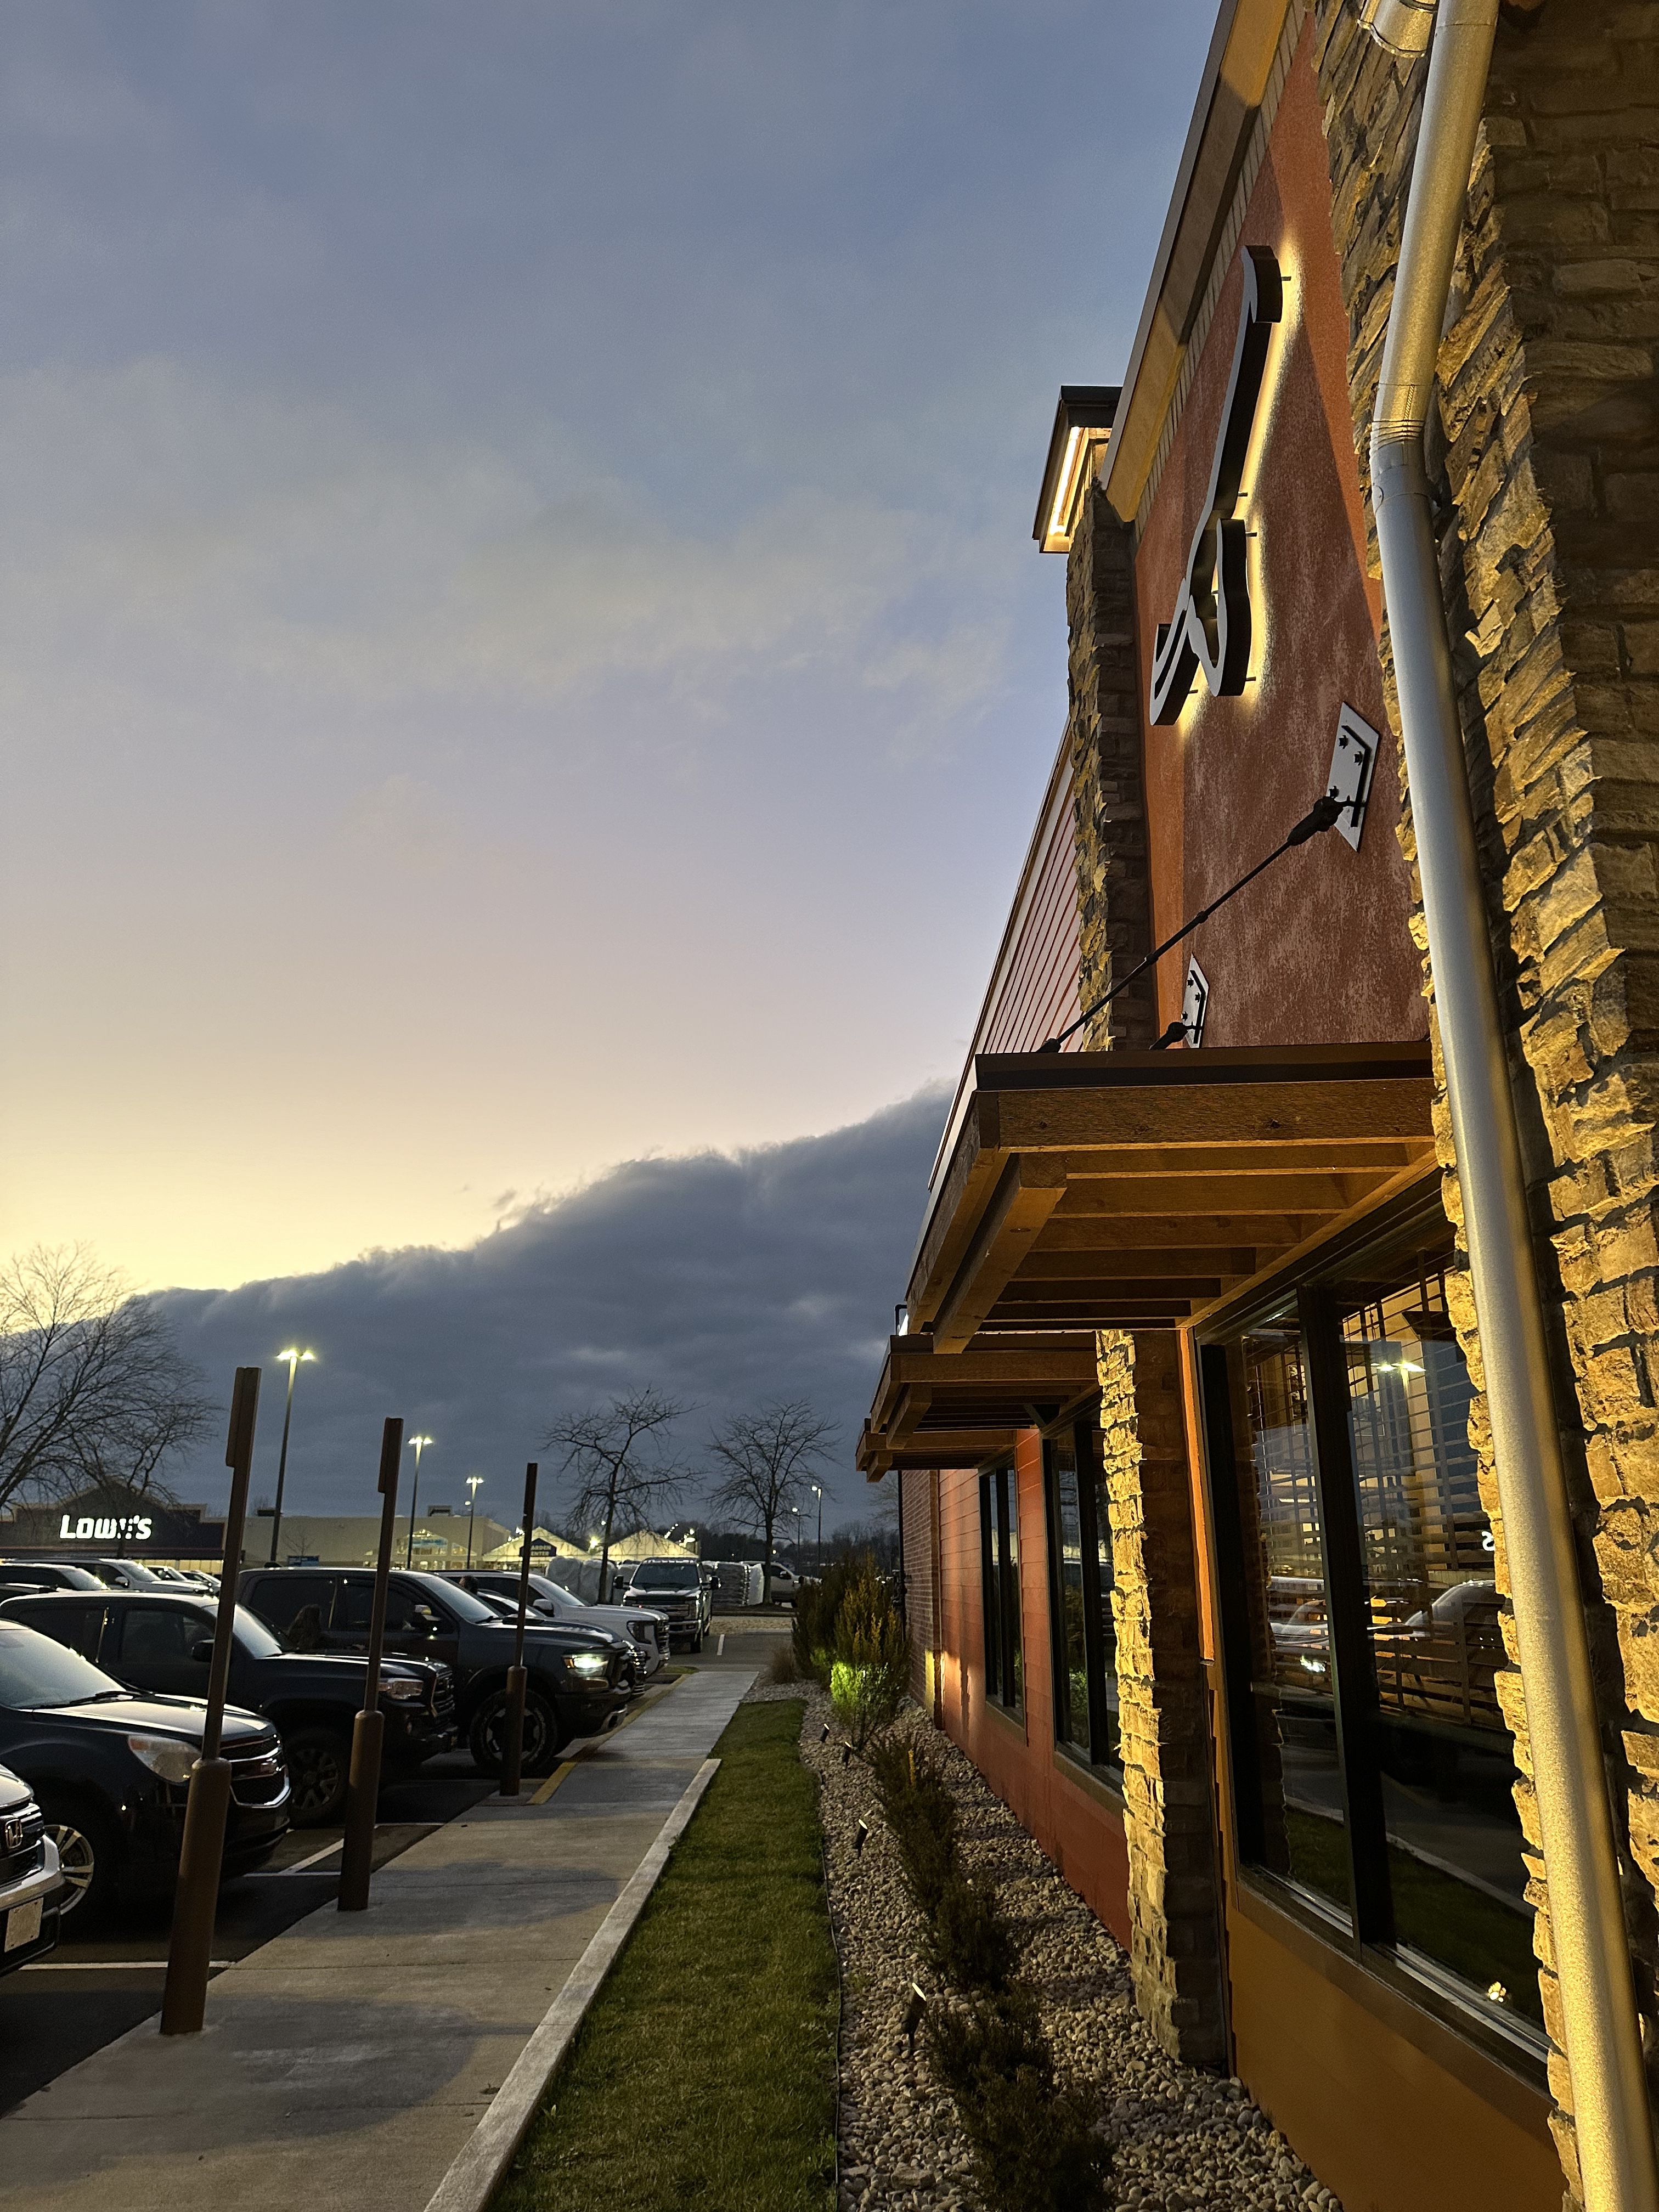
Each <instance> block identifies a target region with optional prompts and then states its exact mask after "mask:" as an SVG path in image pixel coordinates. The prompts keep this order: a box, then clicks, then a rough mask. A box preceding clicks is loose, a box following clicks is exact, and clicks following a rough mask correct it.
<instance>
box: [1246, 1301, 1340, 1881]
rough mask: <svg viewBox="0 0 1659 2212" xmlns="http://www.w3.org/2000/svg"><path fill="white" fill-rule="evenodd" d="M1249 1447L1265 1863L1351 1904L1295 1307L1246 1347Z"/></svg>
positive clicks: (1249, 1591)
mask: <svg viewBox="0 0 1659 2212" xmlns="http://www.w3.org/2000/svg"><path fill="white" fill-rule="evenodd" d="M1239 1352H1240V1358H1241V1369H1242V1377H1241V1379H1242V1383H1243V1400H1244V1405H1243V1411H1244V1417H1245V1423H1246V1429H1247V1433H1248V1437H1249V1457H1248V1459H1247V1460H1244V1461H1243V1462H1242V1463H1241V1465H1240V1467H1239V1491H1240V1497H1239V1512H1240V1517H1241V1521H1242V1523H1243V1537H1244V1552H1245V1563H1244V1564H1245V1577H1246V1587H1245V1597H1246V1604H1247V1607H1248V1609H1249V1618H1250V1624H1251V1644H1252V1647H1253V1648H1252V1654H1251V1667H1250V1674H1251V1683H1250V1692H1251V1697H1250V1704H1251V1711H1252V1713H1253V1716H1254V1721H1255V1726H1254V1731H1253V1733H1254V1737H1255V1759H1256V1765H1257V1773H1258V1778H1259V1784H1260V1792H1261V1838H1260V1848H1261V1858H1262V1861H1263V1863H1265V1864H1266V1865H1267V1866H1268V1867H1269V1868H1271V1869H1272V1870H1273V1872H1274V1873H1276V1874H1279V1875H1284V1876H1285V1878H1286V1879H1287V1880H1289V1881H1294V1882H1297V1883H1298V1884H1300V1885H1301V1886H1302V1887H1304V1888H1306V1889H1310V1890H1312V1891H1315V1892H1316V1893H1317V1894H1318V1895H1320V1896H1321V1897H1323V1898H1326V1899H1330V1900H1331V1901H1333V1902H1334V1903H1337V1904H1341V1905H1346V1902H1347V1899H1348V1893H1349V1887H1350V1884H1349V1875H1348V1851H1347V1840H1346V1837H1345V1835H1344V1833H1343V1799H1342V1777H1341V1771H1340V1767H1339V1765H1338V1762H1337V1752H1336V1715H1335V1707H1334V1704H1333V1702H1332V1697H1331V1679H1330V1624H1329V1621H1328V1619H1327V1616H1326V1610H1325V1545H1324V1534H1323V1531H1322V1528H1321V1525H1320V1516H1319V1498H1318V1493H1317V1491H1316V1486H1315V1480H1314V1475H1315V1468H1314V1447H1313V1430H1312V1419H1311V1413H1310V1407H1309V1403H1308V1384H1307V1369H1306V1363H1305V1360H1304V1353H1303V1344H1302V1333H1301V1329H1300V1328H1299V1326H1298V1324H1297V1319H1296V1314H1295V1309H1294V1308H1293V1307H1292V1308H1290V1309H1288V1310H1286V1311H1285V1312H1284V1313H1282V1314H1279V1315H1275V1316H1273V1317H1272V1319H1271V1320H1270V1321H1268V1322H1263V1323H1262V1324H1261V1325H1260V1326H1259V1327H1258V1328H1256V1329H1255V1330H1254V1331H1253V1332H1252V1333H1251V1334H1249V1335H1247V1336H1246V1337H1244V1338H1243V1340H1242V1342H1241V1344H1240V1346H1239Z"/></svg>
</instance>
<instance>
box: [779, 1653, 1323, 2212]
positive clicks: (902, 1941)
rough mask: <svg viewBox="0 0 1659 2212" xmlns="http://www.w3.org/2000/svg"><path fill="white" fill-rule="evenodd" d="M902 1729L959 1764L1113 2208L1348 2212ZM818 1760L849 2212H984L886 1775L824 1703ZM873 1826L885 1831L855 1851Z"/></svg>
mask: <svg viewBox="0 0 1659 2212" xmlns="http://www.w3.org/2000/svg"><path fill="white" fill-rule="evenodd" d="M801 1695H802V1692H801V1688H800V1686H799V1685H798V1684H770V1683H768V1684H764V1685H761V1686H757V1688H756V1689H755V1690H753V1691H751V1692H750V1697H751V1698H755V1699H765V1700H767V1701H768V1702H770V1701H771V1700H773V1699H777V1698H785V1697H796V1698H799V1697H800V1696H801ZM899 1726H900V1728H901V1729H915V1730H916V1731H917V1733H918V1734H920V1735H925V1736H926V1737H927V1742H928V1746H929V1748H930V1749H931V1750H933V1752H934V1753H937V1754H938V1755H939V1758H940V1759H941V1761H942V1764H943V1766H944V1771H945V1778H946V1780H947V1782H948V1783H949V1785H950V1787H951V1790H952V1792H953V1793H954V1795H955V1796H956V1799H957V1807H958V1833H959V1835H960V1838H961V1843H962V1850H963V1863H964V1864H965V1866H966V1868H967V1869H968V1871H969V1873H971V1874H972V1875H975V1876H976V1877H988V1878H990V1879H991V1880H993V1881H994V1882H995V1883H996V1885H997V1890H998V1894H999V1897H1000V1900H1001V1904H1002V1907H1003V1910H1004V1911H1005V1912H1006V1914H1007V1915H1008V1917H1009V1918H1010V1920H1011V1921H1012V1923H1013V1924H1014V1928H1015V1930H1016V1942H1017V1946H1018V1954H1019V1957H1020V1960H1021V1968H1020V1971H1021V1972H1022V1973H1023V1974H1024V1976H1025V1978H1027V1979H1028V1980H1029V1981H1030V1982H1031V1983H1032V1984H1034V1985H1035V1986H1036V1990H1037V1991H1038V1994H1039V1996H1040V1999H1041V2002H1042V2016H1043V2024H1044V2026H1045V2027H1046V2028H1047V2030H1048V2035H1049V2037H1050V2039H1051V2041H1052V2043H1053V2045H1054V2055H1055V2058H1056V2061H1057V2062H1058V2064H1059V2067H1060V2072H1061V2074H1062V2075H1070V2076H1071V2077H1072V2078H1073V2080H1075V2081H1079V2082H1082V2083H1084V2084H1086V2085H1087V2086H1089V2087H1091V2089H1092V2090H1093V2092H1094V2093H1095V2094H1096V2095H1097V2097H1098V2098H1099V2100H1100V2103H1101V2108H1102V2110H1103V2112H1104V2113H1105V2114H1106V2116H1107V2118H1108V2121H1109V2126H1110V2131H1111V2137H1112V2141H1113V2142H1114V2144H1115V2163H1114V2168H1113V2178H1112V2183H1111V2185H1110V2190H1109V2195H1108V2202H1109V2203H1114V2202H1115V2203H1116V2204H1117V2205H1118V2206H1120V2207H1122V2208H1126V2212H1196V2208H1199V2207H1202V2208H1204V2212H1270V2209H1271V2212H1279V2208H1285V2212H1288V2208H1290V2207H1291V2206H1295V2205H1306V2206H1309V2207H1317V2208H1321V2212H1340V2206H1339V2205H1338V2204H1337V2200H1336V2198H1335V2197H1334V2196H1333V2195H1332V2193H1331V2191H1329V2190H1328V2189H1325V2188H1322V2186H1321V2185H1320V2184H1319V2183H1318V2182H1317V2181H1316V2180H1315V2179H1314V2177H1313V2175H1312V2174H1311V2173H1310V2172H1309V2171H1308V2169H1307V2167H1306V2166H1304V2165H1303V2164H1302V2162H1301V2160H1299V2159H1297V2156H1296V2155H1295V2154H1294V2152H1292V2151H1291V2148H1290V2147H1289V2145H1288V2144H1287V2143H1286V2142H1285V2140H1284V2138H1283V2137H1282V2136H1280V2135H1279V2134H1278V2132H1277V2131H1276V2130H1274V2129H1273V2127H1272V2126H1271V2125H1270V2124H1269V2123H1268V2120H1267V2115H1266V2114H1265V2113H1264V2112H1261V2111H1260V2110H1259V2109H1258V2108H1257V2106H1255V2105H1254V2104H1253V2103H1252V2102H1251V2100H1250V2099H1249V2095H1248V2094H1247V2093H1246V2091H1245V2090H1244V2088H1243V2085H1242V2084H1241V2083H1239V2082H1238V2081H1222V2080H1221V2079H1219V2078H1218V2076H1217V2075H1211V2074H1205V2073H1202V2072H1200V2070H1199V2069H1197V2068H1195V2067H1191V2066H1183V2065H1181V2064H1180V2063H1178V2062H1177V2061H1176V2060H1174V2059H1172V2058H1168V2057H1165V2056H1164V2053H1163V2052H1162V2051H1160V2050H1158V2047H1157V2045H1155V2044H1154V2043H1153V2042H1152V2038H1151V2036H1150V2035H1149V2034H1148V2033H1147V2032H1146V2028H1145V2027H1143V2025H1142V2023H1141V2021H1140V2017H1139V2014H1138V2013H1137V2012H1136V2010H1135V2006H1134V1998H1133V1993H1132V1991H1131V1989H1130V1984H1129V1967H1128V1960H1127V1957H1126V1956H1125V1954H1124V1953H1123V1951H1122V1950H1121V1948H1120V1947H1119V1945H1118V1944H1117V1942H1115V1939H1114V1938H1113V1937H1112V1936H1110V1935H1109V1933H1108V1931H1107V1930H1106V1929H1105V1928H1104V1927H1103V1926H1102V1924H1101V1923H1100V1922H1099V1921H1098V1920H1097V1919H1096V1917H1095V1916H1094V1914H1093V1913H1092V1912H1091V1911H1090V1910H1089V1908H1088V1906H1087V1905H1085V1904H1084V1902H1083V1900H1082V1899H1080V1898H1079V1896H1078V1895H1077V1894H1076V1893H1075V1892H1074V1891H1073V1890H1072V1889H1070V1888H1068V1887H1066V1883H1065V1881H1063V1880H1062V1879H1061V1877H1060V1874H1059V1873H1058V1871H1057V1870H1056V1869H1055V1868H1054V1866H1053V1865H1052V1864H1051V1863H1050V1862H1049V1861H1048V1859H1047V1858H1045V1857H1043V1855H1042V1852H1041V1851H1040V1850H1038V1848H1037V1846H1036V1844H1035V1843H1034V1842H1033V1841H1032V1839H1031V1838H1030V1836H1029V1835H1028V1834H1027V1833H1026V1832H1025V1831H1024V1829H1023V1828H1022V1827H1021V1826H1020V1825H1019V1823H1018V1821H1017V1820H1015V1818H1014V1816H1013V1814H1012V1813H1011V1812H1010V1811H1009V1810H1008V1808H1007V1807H1006V1805H1004V1804H1003V1803H1002V1802H1001V1800H1000V1798H998V1797H997V1796H994V1794H993V1792H992V1791H991V1790H990V1788H989V1787H988V1785H987V1784H986V1782H985V1781H984V1779H983V1778H982V1777H981V1775H980V1774H979V1772H978V1771H977V1770H976V1769H975V1767H974V1765H972V1763H971V1762H970V1761H969V1759H966V1758H964V1757H963V1754H962V1753H960V1752H959V1751H957V1749H956V1747H954V1746H953V1745H952V1744H951V1743H950V1741H949V1740H948V1739H947V1738H946V1737H945V1736H944V1735H942V1734H940V1733H939V1732H938V1731H937V1730H935V1729H933V1728H932V1727H931V1726H930V1725H929V1723H927V1718H926V1717H925V1715H924V1714H923V1713H922V1712H921V1709H920V1708H919V1707H915V1706H912V1707H909V1708H907V1710H906V1712H905V1714H904V1716H903V1717H902V1719H901V1721H900V1723H899ZM826 1727H827V1728H828V1729H829V1740H828V1741H824V1740H823V1731H824V1729H825V1728H826ZM801 1757H802V1758H803V1759H805V1762H806V1764H807V1765H808V1766H809V1767H811V1770H812V1771H813V1772H814V1773H815V1774H816V1775H817V1777H818V1778H819V1781H820V1784H821V1789H820V1792H819V1808H820V1812H821V1814H822V1816H823V1827H824V1836H825V1842H826V1845H827V1851H826V1857H827V1860H828V1864H829V1911H830V1918H831V1922H832V1923H833V1926H834V1929H835V1936H836V1948H837V1949H838V1951H839V1952H840V1954H841V1962H842V1984H843V1993H844V1994H843V2003H842V2044H841V2063H842V2099H841V2111H840V2120H839V2130H838V2132H839V2139H840V2154H841V2179H842V2191H841V2203H842V2208H843V2212H981V2200H980V2197H979V2196H978V2194H977V2192H976V2191H975V2187H974V2185H973V2169H972V2165H971V2162H970V2160H969V2151H968V2145H967V2142H966V2141H965V2139H964V2137H963V2134H962V2131H961V2130H960V2128H959V2127H958V2126H957V2120H956V2109H955V2106H954V2104H953V2103H952V2100H951V2097H950V2096H949V2094H948V2093H946V2092H945V2090H944V2089H943V2088H941V2087H939V2086H938V2085H937V2084H936V2083H935V2081H934V2080H933V2075H932V2072H931V2069H929V2067H928V2064H927V2057H926V2048H925V2046H926V2030H925V2029H924V2030H923V2033H922V2034H921V2036H919V2037H918V2038H917V2039H916V2051H915V2057H911V2056H910V2055H909V2053H908V2051H907V2049H906V2046H905V2041H904V2036H903V2032H902V2030H903V2020H904V2013H905V2008H906V2006H907V2004H908V2002H909V1999H910V1985H911V1983H912V1981H913V1980H916V1981H919V1982H920V1983H921V1986H922V1987H923V1989H925V1990H927V1991H928V1993H929V1994H930V1995H932V1994H933V1978H932V1976H931V1974H930V1973H929V1972H927V1970H926V1969H925V1968H924V1967H923V1965H922V1954H921V1923H920V1921H919V1919H918V1917H917V1914H916V1911H915V1907H914V1906H913V1905H912V1904H911V1902H910V1897H909V1893H908V1891H907V1889H906V1888H905V1887H904V1882H903V1879H902V1875H901V1873H900V1870H899V1864H898V1857H897V1853H896V1850H895V1848H894V1845H893V1843H892V1840H891V1838H890V1836H889V1834H888V1832H887V1829H886V1825H885V1823H884V1820H883V1819H882V1816H881V1812H880V1808H879V1807H878V1804H877V1802H876V1794H875V1790H874V1788H873V1786H872V1782H871V1779H870V1776H869V1772H868V1771H867V1770H866V1768H865V1767H864V1766H862V1765H860V1763H859V1761H858V1760H856V1759H854V1760H853V1761H852V1762H851V1764H850V1765H845V1766H843V1765H842V1745H841V1741H840V1736H839V1732H838V1731H837V1729H836V1725H835V1716H834V1713H833V1711H831V1709H830V1705H829V1699H828V1698H827V1697H825V1696H824V1694H823V1692H822V1691H820V1690H817V1689H816V1688H814V1689H813V1690H812V1691H811V1693H810V1694H809V1695H808V1696H807V1698H806V1702H805V1712H804V1715H803V1717H802V1722H801ZM860 1820H864V1821H865V1822H866V1823H867V1825H868V1834H867V1836H866V1842H865V1845H864V1849H863V1851H862V1853H855V1852H854V1837H855V1834H856V1832H857V1828H858V1824H859V1822H860Z"/></svg>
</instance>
